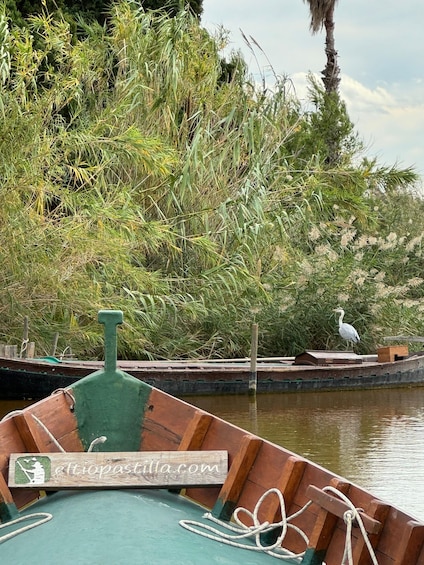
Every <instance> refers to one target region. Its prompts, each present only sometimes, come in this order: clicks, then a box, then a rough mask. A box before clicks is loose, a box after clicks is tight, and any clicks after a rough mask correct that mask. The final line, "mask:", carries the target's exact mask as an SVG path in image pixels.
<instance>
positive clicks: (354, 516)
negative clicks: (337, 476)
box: [322, 486, 378, 565]
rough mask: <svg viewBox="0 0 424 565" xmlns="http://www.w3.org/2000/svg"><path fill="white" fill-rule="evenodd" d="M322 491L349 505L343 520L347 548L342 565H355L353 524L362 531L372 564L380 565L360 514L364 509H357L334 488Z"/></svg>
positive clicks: (325, 488)
mask: <svg viewBox="0 0 424 565" xmlns="http://www.w3.org/2000/svg"><path fill="white" fill-rule="evenodd" d="M322 490H323V491H325V492H331V493H332V494H334V495H335V496H338V497H339V498H340V499H341V500H342V501H343V502H344V503H345V504H347V505H348V506H349V509H348V510H346V512H345V513H344V514H343V520H344V522H345V524H346V539H345V548H344V552H343V559H342V562H341V565H346V564H347V565H354V564H353V551H352V530H353V524H354V523H355V524H356V525H357V526H358V527H359V529H360V531H361V534H362V537H363V538H364V542H365V545H366V546H367V549H368V553H369V555H370V558H371V562H372V564H373V565H378V561H377V557H376V556H375V553H374V549H373V547H372V545H371V542H370V540H369V537H368V534H367V530H366V528H365V526H364V522H363V520H362V518H361V514H360V512H359V510H362V508H355V506H354V505H353V504H352V502H351V501H350V500H349V498H348V497H347V496H345V495H344V494H343V493H342V492H340V491H339V490H338V489H336V488H334V487H331V486H327V487H324V488H323V489H322Z"/></svg>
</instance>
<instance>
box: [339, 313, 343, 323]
mask: <svg viewBox="0 0 424 565" xmlns="http://www.w3.org/2000/svg"><path fill="white" fill-rule="evenodd" d="M343 316H344V312H340V318H339V327H340V326H341V325H342V322H343Z"/></svg>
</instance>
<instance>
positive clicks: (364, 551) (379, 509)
mask: <svg viewBox="0 0 424 565" xmlns="http://www.w3.org/2000/svg"><path fill="white" fill-rule="evenodd" d="M389 511H390V506H389V505H388V504H384V503H383V502H381V501H379V500H377V499H374V500H372V501H371V503H370V505H369V507H368V508H367V515H368V516H370V517H371V518H374V519H375V520H378V521H379V522H380V523H381V528H380V531H379V532H378V533H375V534H369V536H368V540H369V542H370V543H371V547H373V548H374V549H375V548H376V547H377V544H378V541H379V539H380V536H381V534H382V532H383V526H384V523H385V521H386V519H387V516H388V514H389ZM361 518H362V513H361ZM369 558H370V554H369V551H368V547H367V545H366V543H365V539H364V537H363V536H360V537H359V538H358V539H357V541H356V544H355V548H354V551H353V561H354V563H357V565H368V564H369Z"/></svg>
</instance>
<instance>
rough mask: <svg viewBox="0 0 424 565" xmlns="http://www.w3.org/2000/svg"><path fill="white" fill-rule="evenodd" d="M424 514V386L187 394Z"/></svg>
mask: <svg viewBox="0 0 424 565" xmlns="http://www.w3.org/2000/svg"><path fill="white" fill-rule="evenodd" d="M185 399H186V400H188V401H189V402H191V403H193V404H195V405H197V406H199V407H201V408H203V409H205V410H208V411H209V412H212V413H214V414H216V415H217V416H220V417H222V418H224V419H226V420H229V421H231V422H233V423H234V424H236V425H238V426H241V427H243V428H246V429H248V430H249V431H252V432H254V433H257V434H259V435H260V436H262V437H265V438H266V439H269V440H270V441H273V442H274V443H277V444H279V445H283V446H284V447H286V448H287V449H290V450H291V451H294V452H296V453H299V454H301V455H303V456H305V457H307V458H309V459H312V460H313V461H315V462H316V463H319V464H321V465H323V466H324V467H327V468H328V469H331V470H332V471H333V472H335V473H337V474H339V475H342V476H343V477H346V478H348V479H349V480H350V481H352V482H354V483H357V484H359V485H362V486H364V487H366V488H369V489H370V490H372V491H373V492H374V493H375V494H376V495H378V496H379V497H381V498H383V499H385V500H387V501H389V502H392V503H394V504H396V505H397V506H399V507H401V508H403V509H405V510H407V511H408V512H410V513H412V514H414V515H415V516H418V517H421V519H424V488H423V484H424V408H423V406H424V388H423V387H418V388H410V389H391V390H379V391H349V392H346V391H343V392H329V393H317V392H313V393H300V394H266V395H258V396H257V398H256V403H255V402H254V401H252V399H249V397H248V396H247V395H246V396H210V397H195V396H191V397H188V398H185Z"/></svg>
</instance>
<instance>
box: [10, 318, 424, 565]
mask: <svg viewBox="0 0 424 565" xmlns="http://www.w3.org/2000/svg"><path fill="white" fill-rule="evenodd" d="M101 314H103V317H102V318H101V320H103V322H102V323H105V324H106V316H105V315H106V314H109V313H101ZM111 314H114V315H116V314H117V313H116V312H112V313H111ZM109 330H110V328H109ZM109 338H110V331H109ZM108 341H109V342H110V339H109V340H108V335H107V328H106V343H108ZM111 351H112V353H111ZM114 352H116V348H115V349H113V347H110V343H109V353H108V351H107V352H106V366H105V370H104V371H102V370H100V371H97V372H95V373H93V374H91V375H89V376H88V377H85V378H83V379H81V380H79V381H77V382H76V383H74V384H73V385H72V386H71V387H70V388H69V389H67V390H64V391H60V392H58V393H56V394H53V395H51V396H50V397H47V398H46V399H43V400H41V401H39V402H37V403H35V404H33V405H31V406H29V407H27V408H25V409H24V410H22V411H18V412H16V413H12V414H11V415H10V416H9V417H7V418H6V419H4V420H3V421H1V422H0V519H1V520H2V522H3V524H5V525H6V526H7V524H10V528H12V529H13V528H14V527H15V526H14V525H13V519H14V518H16V517H17V516H19V517H20V516H22V514H20V513H19V511H20V509H22V508H24V507H26V505H27V504H28V503H31V502H32V503H33V506H31V507H29V508H27V509H26V510H24V515H25V513H28V512H29V511H32V512H34V510H35V511H36V512H38V510H43V509H48V510H49V512H50V511H51V512H52V518H51V522H48V523H45V524H42V525H39V526H38V527H37V528H36V529H34V531H33V532H31V533H29V532H21V533H19V535H17V536H16V537H13V538H12V539H7V540H5V539H3V540H2V539H1V535H2V534H1V530H0V542H1V541H3V543H0V559H1V562H16V559H15V557H16V555H17V554H18V551H20V552H21V553H20V554H19V555H20V559H21V562H22V563H26V562H27V561H29V560H31V561H33V562H43V563H49V562H51V561H49V560H44V559H43V558H42V557H40V559H39V560H38V561H37V559H38V557H37V559H35V557H34V556H35V555H37V554H36V553H35V552H36V551H39V552H40V551H42V549H40V548H36V547H35V546H36V545H37V541H38V540H39V541H40V543H39V545H40V546H41V545H44V544H47V543H48V541H47V542H46V541H45V540H49V539H50V540H51V543H52V544H53V543H54V541H53V539H51V536H53V535H54V536H55V537H57V538H58V539H65V538H66V535H67V529H72V531H73V532H74V534H73V536H74V537H73V540H72V543H71V544H70V543H69V542H68V544H67V545H65V546H64V548H65V547H66V548H68V549H66V552H67V553H66V555H62V554H61V553H60V552H59V553H54V554H53V555H54V559H56V560H57V559H58V556H59V557H60V562H61V563H66V562H69V563H71V562H72V563H81V564H84V563H90V562H93V561H92V559H91V557H92V556H93V555H100V553H101V552H102V551H103V544H105V545H107V544H106V540H112V541H113V542H114V544H115V545H117V548H118V549H117V550H116V549H115V551H118V554H119V555H122V556H123V559H122V562H127V561H128V560H129V561H130V562H149V563H151V562H155V563H156V562H157V563H162V562H163V563H165V562H171V563H184V564H186V563H196V565H203V563H205V564H206V563H214V562H217V563H227V562H228V563H232V564H236V563H239V562H243V563H250V562H252V563H255V564H257V565H260V564H261V563H269V562H270V559H273V558H270V556H269V555H267V554H265V555H264V554H263V552H260V553H259V552H255V553H253V554H250V553H249V550H248V549H238V550H237V551H236V552H235V553H234V552H233V549H234V548H233V547H231V548H227V547H226V545H225V544H224V543H223V540H222V541H221V542H220V543H221V544H222V545H223V547H224V549H223V551H224V554H225V555H224V557H223V560H222V561H220V560H219V559H218V560H215V561H214V560H213V559H215V553H214V552H215V550H214V549H213V548H214V547H215V546H211V545H210V541H212V540H207V541H205V540H204V539H203V538H201V539H200V540H199V538H198V537H197V534H196V533H193V532H186V531H184V532H181V535H179V534H178V533H176V532H178V528H175V527H174V526H175V520H177V518H175V519H174V520H173V521H172V525H173V527H172V528H171V527H170V528H169V530H171V529H172V535H171V537H168V531H167V528H165V527H164V525H163V524H162V522H161V520H162V518H160V513H159V514H158V515H157V514H156V510H157V509H158V507H162V509H165V514H168V515H170V514H172V513H173V512H174V509H176V511H177V513H178V516H179V517H181V518H182V519H184V518H190V517H191V516H190V514H191V513H190V512H189V511H188V508H189V507H190V508H191V507H192V506H193V508H194V512H195V513H196V512H197V518H198V520H203V518H200V516H199V515H198V510H196V509H198V507H199V505H200V506H201V507H202V508H203V509H205V510H208V511H209V515H210V516H212V517H214V518H216V519H219V520H221V521H222V522H223V523H224V524H229V520H230V518H231V516H232V515H233V513H234V511H235V510H236V509H239V508H240V509H243V510H241V511H240V514H239V517H240V519H241V522H242V523H243V524H244V525H245V528H246V529H247V530H248V529H249V528H250V527H251V526H253V525H254V524H253V522H254V523H255V524H256V526H257V527H258V525H259V526H261V527H263V526H264V525H266V523H270V524H274V529H273V530H272V531H271V532H268V533H267V534H266V535H265V534H263V535H262V537H261V536H259V538H260V540H259V546H260V545H262V546H263V545H266V546H270V545H271V544H272V543H273V542H275V540H276V539H277V542H276V543H277V544H278V547H279V544H280V538H279V536H280V533H281V532H282V531H283V530H285V526H283V522H284V520H283V518H284V516H285V515H286V514H287V515H288V516H291V517H292V518H291V522H292V523H293V524H295V525H296V526H297V527H298V528H299V529H300V530H301V531H302V532H303V534H304V536H306V538H307V540H306V541H305V540H304V539H303V538H302V537H301V536H299V534H298V533H296V532H294V531H293V530H291V529H289V530H288V531H287V533H286V534H285V535H284V537H283V538H282V539H281V543H282V545H283V546H284V548H285V549H286V550H288V551H290V552H292V553H300V554H301V557H300V559H301V561H300V560H297V561H291V562H292V563H294V562H297V563H299V562H301V563H302V565H320V564H321V563H322V562H323V561H324V560H325V563H326V564H327V565H340V563H341V562H342V560H343V555H344V551H345V541H346V536H347V535H349V539H350V540H351V547H352V559H353V562H354V563H355V565H367V564H368V563H371V560H370V557H369V549H368V547H367V542H366V540H368V543H369V545H370V547H371V548H372V551H373V552H374V554H375V558H376V560H377V563H378V565H424V523H423V522H420V521H418V520H416V519H414V518H413V517H411V516H409V515H407V514H406V513H404V512H402V511H401V510H399V509H398V508H396V507H394V506H391V505H390V504H388V503H387V502H383V501H382V500H380V499H378V498H377V497H375V496H373V495H372V493H370V492H367V491H366V490H364V489H362V488H360V487H359V486H357V485H355V484H352V483H350V482H349V481H347V480H345V479H343V478H341V477H338V476H336V475H334V474H333V473H331V472H330V471H328V470H326V469H324V468H322V467H320V466H319V465H316V464H314V463H313V462H311V461H308V460H306V459H304V458H302V457H299V456H297V455H296V454H294V453H292V452H290V451H288V450H286V449H284V448H282V447H279V446H276V445H274V444H272V443H271V442H268V441H265V440H263V439H261V438H259V437H258V436H255V435H253V434H250V433H248V432H246V431H245V430H243V429H241V428H238V427H236V426H234V425H232V424H230V423H228V422H225V421H224V420H222V419H220V418H217V417H215V416H213V415H212V414H209V413H207V412H205V411H203V410H200V409H197V408H195V407H194V406H191V405H190V404H188V403H186V402H184V401H183V400H181V399H178V398H175V397H173V396H170V395H168V394H166V393H164V392H163V391H161V390H159V389H156V388H154V387H151V386H150V385H148V384H146V383H144V382H142V381H141V380H139V379H135V378H134V377H131V376H130V375H128V374H126V373H124V372H122V371H120V370H118V369H117V368H116V361H115V364H114V362H113V355H114ZM115 359H116V358H115ZM105 438H107V439H106V441H104V440H105ZM93 440H95V442H98V445H96V447H95V448H94V450H95V451H96V450H97V451H98V452H100V453H101V454H102V453H103V455H104V454H107V453H108V452H109V453H111V454H112V453H116V452H118V453H121V454H122V457H123V454H124V453H140V457H141V458H142V457H143V454H144V456H145V454H146V453H150V452H155V453H159V454H160V453H163V452H175V451H180V452H183V453H185V454H192V453H194V452H198V451H201V452H211V453H213V452H215V451H216V450H225V451H226V452H227V453H228V466H229V468H228V474H227V475H226V477H225V479H223V482H222V484H220V485H215V486H207V487H199V486H196V487H192V486H187V487H186V488H184V490H183V491H182V492H180V490H178V492H176V491H175V489H174V490H172V489H171V491H170V492H169V489H166V488H165V491H166V500H165V499H162V500H156V502H155V501H154V500H153V501H152V505H153V506H154V510H155V512H153V511H152V512H149V511H148V512H147V514H145V515H144V517H143V518H142V522H141V524H139V523H138V522H137V521H136V514H137V510H136V509H135V508H134V506H133V502H134V501H131V502H129V501H128V500H126V499H125V496H124V495H125V489H122V490H119V491H118V492H116V493H114V494H113V495H111V496H115V495H116V498H114V503H113V504H111V503H109V504H108V503H107V502H106V504H105V505H103V507H102V508H100V507H99V508H97V504H94V502H93V500H94V498H95V497H96V498H97V497H100V498H102V499H103V494H104V490H103V488H102V489H101V490H99V489H97V490H96V489H95V488H94V490H95V495H94V494H92V490H88V491H87V490H85V491H84V492H82V493H81V492H77V493H73V492H72V491H71V492H70V493H69V494H66V495H64V493H63V492H60V489H58V487H57V486H55V488H54V490H56V491H57V490H59V492H58V493H56V494H52V495H50V496H48V497H47V499H45V498H42V499H41V500H39V498H40V492H39V490H37V487H36V486H35V485H36V484H41V483H38V482H34V481H32V482H31V481H28V484H26V485H24V484H22V483H13V482H12V483H9V484H11V485H12V486H11V488H9V486H8V477H9V480H10V476H9V473H8V472H9V470H10V469H9V460H10V461H12V458H11V457H10V455H11V454H18V455H19V454H26V455H25V456H24V457H28V461H30V460H31V457H33V459H34V460H36V459H37V457H36V454H37V453H41V454H44V455H43V456H42V457H47V459H48V454H49V453H51V454H53V453H56V454H57V453H58V452H61V451H62V450H64V451H65V452H66V455H67V457H68V458H69V457H70V456H72V454H74V456H75V457H76V454H77V453H81V452H86V451H87V450H88V449H90V448H91V447H92V446H93V443H92V442H93ZM31 453H32V454H33V455H32V456H30V455H29V454H31ZM46 454H47V455H46ZM84 456H85V455H84ZM72 469H74V471H72V472H71V471H69V469H68V471H64V469H62V470H61V472H62V473H64V474H66V472H67V473H68V474H72V473H74V474H75V473H76V471H75V467H72ZM84 469H85V470H84V471H82V470H80V471H79V472H80V473H82V474H83V475H84V474H85V476H87V475H90V473H94V472H97V471H93V470H91V471H90V467H88V468H85V467H84ZM127 471H128V473H129V472H130V471H129V470H125V469H124V466H123V465H122V470H119V471H118V472H119V473H122V474H125V473H126V472H127ZM131 473H132V474H134V473H133V471H131ZM144 475H146V476H148V475H149V472H148V471H146V470H144V471H143V476H144ZM154 475H155V473H154V472H152V473H151V480H153V478H154ZM34 476H35V475H34ZM133 479H134V477H133ZM394 480H395V479H394ZM21 484H22V486H20V485H21ZM28 487H29V488H28ZM81 488H84V487H83V486H82V487H81ZM85 488H87V487H86V486H85ZM134 488H136V489H137V481H136V482H135V484H134ZM163 488H164V487H163V486H162V489H163ZM43 490H46V487H45V486H43ZM47 490H48V489H47ZM115 490H116V489H115ZM134 492H135V493H139V491H138V490H135V491H134ZM277 493H280V494H281V495H282V496H283V497H284V504H283V505H281V504H280V499H279V496H277ZM182 495H183V496H184V499H183V500H182ZM137 496H139V499H138V501H139V502H140V501H141V503H142V501H143V500H144V501H146V500H147V498H148V495H146V494H143V492H140V493H139V494H136V497H137ZM158 496H159V498H160V497H161V496H165V494H163V493H162V494H159V495H158ZM342 496H343V497H344V496H346V497H347V498H346V499H344V498H342ZM152 497H153V499H154V498H155V496H154V495H151V499H152ZM264 497H265V498H264ZM77 499H78V501H79V500H80V501H82V507H81V508H82V509H83V510H84V511H85V512H88V513H90V512H91V515H90V528H88V529H85V528H84V527H80V528H78V522H79V519H80V518H79V516H80V515H81V512H77V511H75V506H76V501H77ZM346 500H348V501H349V504H348V503H347V502H346ZM261 501H262V503H261V504H259V502H261ZM109 502H110V501H109ZM74 503H75V504H74ZM350 505H352V507H350ZM96 508H97V509H96ZM352 508H353V510H352ZM171 509H172V512H171ZM358 509H359V510H358ZM186 510H187V512H186ZM301 510H302V511H301ZM347 510H348V512H346V511H347ZM300 511H301V512H300ZM353 511H355V514H354V517H355V520H353V521H352V516H353V514H352V512H353ZM125 513H128V514H130V515H131V516H132V515H134V528H132V529H131V528H130V527H128V525H127V526H125V524H127V521H126V520H120V516H121V515H124V514H125ZM63 515H65V516H66V520H62V521H61V519H60V518H61V516H63ZM112 515H113V516H112ZM295 515H296V516H295ZM146 516H147V517H146ZM252 516H253V517H254V519H253V518H252ZM294 516H295V517H294ZM55 517H56V518H57V519H56V521H55ZM111 517H115V520H113V521H112V522H111ZM178 520H180V518H178ZM361 523H362V526H363V528H364V529H365V530H366V532H367V534H366V536H365V538H364V536H363V535H362V529H361V528H360V527H358V526H359V525H360V524H361ZM69 524H71V525H72V527H71V526H69ZM123 524H124V531H123V530H122V525H123ZM179 524H180V522H179ZM80 525H81V524H80ZM350 527H352V532H351V533H350ZM64 528H65V530H64ZM53 532H54V534H53ZM27 534H28V538H27V539H28V540H30V539H32V543H30V542H29V541H28V543H23V540H24V539H25V537H24V536H27ZM150 536H153V538H154V539H155V544H156V545H155V548H156V549H155V551H156V552H157V555H158V558H157V559H155V560H154V561H151V560H150V558H149V559H147V560H145V561H143V559H144V557H145V552H146V551H147V549H146V547H145V545H143V543H145V542H146V539H149V538H150ZM174 537H176V538H178V539H175V540H174ZM181 539H183V540H184V543H182V544H179V545H178V548H177V543H179V542H180V541H181ZM137 540H138V541H137ZM213 543H216V542H215V541H214V542H213ZM216 545H220V544H217V543H216ZM248 545H252V542H249V543H248ZM259 546H258V544H257V545H256V546H255V547H259ZM278 547H277V549H278ZM71 548H72V554H71V555H69V551H71ZM129 548H131V555H132V556H133V558H132V559H128V557H127V555H126V553H125V552H126V551H129ZM193 548H194V549H193ZM169 549H171V554H172V555H175V558H174V559H173V560H172V557H171V561H169V559H170V556H169V551H168V553H166V551H167V550H169ZM180 550H181V552H183V553H178V551H180ZM111 551H112V550H111ZM185 551H186V552H188V554H187V555H186V554H185V553H184V552H185ZM216 551H217V549H216ZM119 552H120V553H119ZM163 552H165V554H166V555H165V557H164V558H163V559H162V557H161V555H163ZM240 552H241V553H240ZM40 555H42V554H40ZM193 555H194V556H195V558H194V560H193ZM252 555H253V557H252ZM88 556H91V557H88ZM10 558H12V561H10ZM34 559H35V561H34ZM66 559H68V561H66ZM166 559H168V561H166ZM94 562H95V561H94ZM100 562H101V563H102V564H104V565H108V564H109V563H110V564H111V565H112V564H115V563H117V562H120V561H117V560H116V558H115V557H114V556H113V555H112V553H110V554H108V553H106V556H105V557H104V558H102V559H101V561H100Z"/></svg>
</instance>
